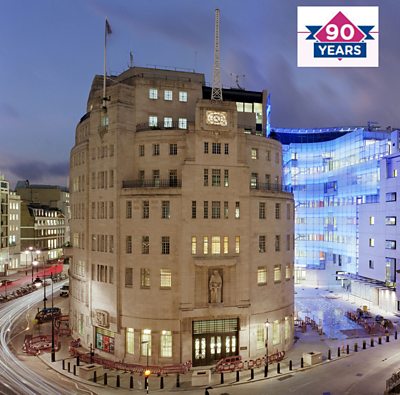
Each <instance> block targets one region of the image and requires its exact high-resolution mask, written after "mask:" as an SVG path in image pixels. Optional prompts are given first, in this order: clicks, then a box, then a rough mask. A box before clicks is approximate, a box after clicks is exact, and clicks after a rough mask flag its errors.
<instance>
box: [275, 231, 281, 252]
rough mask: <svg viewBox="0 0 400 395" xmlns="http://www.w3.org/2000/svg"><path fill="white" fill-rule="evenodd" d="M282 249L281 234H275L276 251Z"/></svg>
mask: <svg viewBox="0 0 400 395" xmlns="http://www.w3.org/2000/svg"><path fill="white" fill-rule="evenodd" d="M280 250H281V236H280V235H275V251H280Z"/></svg>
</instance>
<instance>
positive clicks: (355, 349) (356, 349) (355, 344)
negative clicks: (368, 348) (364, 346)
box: [354, 343, 358, 352]
mask: <svg viewBox="0 0 400 395" xmlns="http://www.w3.org/2000/svg"><path fill="white" fill-rule="evenodd" d="M354 352H358V344H357V343H354Z"/></svg>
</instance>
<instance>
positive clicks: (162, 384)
mask: <svg viewBox="0 0 400 395" xmlns="http://www.w3.org/2000/svg"><path fill="white" fill-rule="evenodd" d="M163 389H164V376H161V377H160V390H163Z"/></svg>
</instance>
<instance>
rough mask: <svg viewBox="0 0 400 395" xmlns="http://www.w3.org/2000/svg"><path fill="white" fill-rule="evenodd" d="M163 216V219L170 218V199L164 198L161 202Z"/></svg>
mask: <svg viewBox="0 0 400 395" xmlns="http://www.w3.org/2000/svg"><path fill="white" fill-rule="evenodd" d="M161 218H162V219H169V218H170V204H169V200H163V201H162V202H161Z"/></svg>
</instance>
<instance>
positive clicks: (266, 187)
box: [250, 181, 292, 193]
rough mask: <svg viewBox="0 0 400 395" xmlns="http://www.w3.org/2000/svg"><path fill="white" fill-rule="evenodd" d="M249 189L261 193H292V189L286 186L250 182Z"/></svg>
mask: <svg viewBox="0 0 400 395" xmlns="http://www.w3.org/2000/svg"><path fill="white" fill-rule="evenodd" d="M250 189H253V190H256V191H262V192H289V193H292V188H291V187H290V186H288V185H283V184H274V183H261V182H256V181H250Z"/></svg>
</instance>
